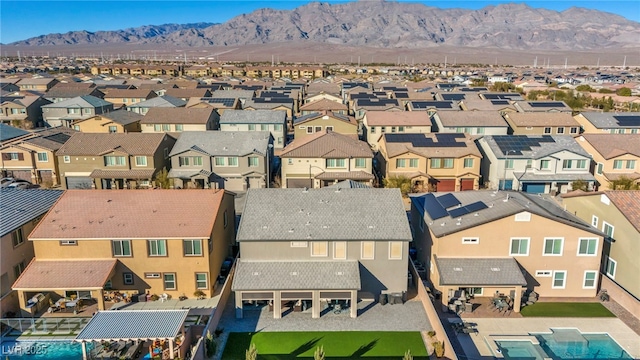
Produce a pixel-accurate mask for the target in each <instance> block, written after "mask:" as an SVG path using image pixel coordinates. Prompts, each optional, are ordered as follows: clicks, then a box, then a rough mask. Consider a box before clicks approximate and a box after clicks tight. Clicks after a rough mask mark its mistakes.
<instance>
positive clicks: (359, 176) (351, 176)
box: [315, 171, 374, 180]
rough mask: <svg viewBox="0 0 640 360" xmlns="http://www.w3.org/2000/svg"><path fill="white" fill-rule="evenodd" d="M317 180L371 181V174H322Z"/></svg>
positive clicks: (344, 172) (352, 172)
mask: <svg viewBox="0 0 640 360" xmlns="http://www.w3.org/2000/svg"><path fill="white" fill-rule="evenodd" d="M315 178H316V179H318V180H373V179H374V176H373V174H369V173H367V172H364V171H334V172H323V173H320V174H318V175H316V177H315Z"/></svg>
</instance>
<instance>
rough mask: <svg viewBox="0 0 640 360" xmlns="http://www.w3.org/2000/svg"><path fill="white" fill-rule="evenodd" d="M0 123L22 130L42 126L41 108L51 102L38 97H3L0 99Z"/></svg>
mask: <svg viewBox="0 0 640 360" xmlns="http://www.w3.org/2000/svg"><path fill="white" fill-rule="evenodd" d="M0 103H1V104H0V107H1V108H2V110H1V111H2V112H1V113H0V122H1V123H3V124H7V125H12V126H15V127H18V128H22V129H33V128H36V127H39V126H42V106H43V105H47V104H51V101H49V100H46V99H43V98H42V97H40V96H30V95H27V96H3V97H2V98H0Z"/></svg>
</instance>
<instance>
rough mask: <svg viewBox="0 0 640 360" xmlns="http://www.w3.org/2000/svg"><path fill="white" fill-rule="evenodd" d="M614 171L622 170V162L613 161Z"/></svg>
mask: <svg viewBox="0 0 640 360" xmlns="http://www.w3.org/2000/svg"><path fill="white" fill-rule="evenodd" d="M613 168H614V169H622V160H614V161H613Z"/></svg>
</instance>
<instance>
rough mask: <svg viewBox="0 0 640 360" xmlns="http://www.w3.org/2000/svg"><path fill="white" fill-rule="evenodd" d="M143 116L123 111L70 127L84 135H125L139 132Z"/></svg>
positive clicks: (77, 122)
mask: <svg viewBox="0 0 640 360" xmlns="http://www.w3.org/2000/svg"><path fill="white" fill-rule="evenodd" d="M142 117H143V115H140V114H137V113H134V112H131V111H127V110H124V109H121V110H116V111H113V112H107V113H104V114H100V115H96V116H92V117H90V118H87V119H84V120H77V121H75V122H74V123H73V124H72V125H71V126H72V127H73V129H74V130H77V131H81V132H86V133H91V132H94V133H127V132H140V120H142Z"/></svg>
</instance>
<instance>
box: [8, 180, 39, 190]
mask: <svg viewBox="0 0 640 360" xmlns="http://www.w3.org/2000/svg"><path fill="white" fill-rule="evenodd" d="M32 187H33V184H32V183H30V182H28V181H26V180H15V181H14V182H12V183H11V184H9V185H8V186H7V189H31V188H32Z"/></svg>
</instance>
